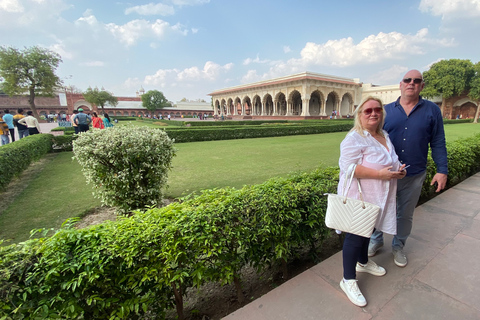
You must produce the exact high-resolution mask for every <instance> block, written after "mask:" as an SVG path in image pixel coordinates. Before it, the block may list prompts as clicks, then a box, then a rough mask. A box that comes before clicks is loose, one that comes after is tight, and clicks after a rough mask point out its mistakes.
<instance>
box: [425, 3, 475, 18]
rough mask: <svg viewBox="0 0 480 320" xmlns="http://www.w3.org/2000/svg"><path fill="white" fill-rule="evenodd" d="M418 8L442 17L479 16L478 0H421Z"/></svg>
mask: <svg viewBox="0 0 480 320" xmlns="http://www.w3.org/2000/svg"><path fill="white" fill-rule="evenodd" d="M418 8H419V9H420V11H422V12H430V13H431V14H433V15H434V16H442V19H449V18H462V17H480V0H422V1H420V5H419V7H418Z"/></svg>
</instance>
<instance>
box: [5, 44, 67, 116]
mask: <svg viewBox="0 0 480 320" xmlns="http://www.w3.org/2000/svg"><path fill="white" fill-rule="evenodd" d="M60 62H62V59H61V57H60V55H59V54H58V53H56V52H53V51H50V50H48V49H44V48H40V47H37V46H35V47H30V48H25V49H23V50H18V49H16V48H12V47H1V48H0V77H1V78H3V80H2V81H3V83H2V89H3V91H5V93H6V94H8V95H9V96H12V95H24V94H27V95H28V103H29V104H30V108H31V109H32V111H33V115H34V116H35V117H36V118H37V119H38V112H37V109H36V108H35V96H37V95H39V96H53V95H54V92H55V90H56V89H58V88H60V87H61V86H62V81H61V80H60V78H59V77H58V76H57V75H56V74H55V70H56V69H57V68H58V65H59V64H60Z"/></svg>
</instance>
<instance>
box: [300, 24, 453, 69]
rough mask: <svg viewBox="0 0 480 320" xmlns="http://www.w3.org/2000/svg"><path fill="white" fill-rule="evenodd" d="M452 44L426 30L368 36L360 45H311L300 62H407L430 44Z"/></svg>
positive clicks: (348, 42)
mask: <svg viewBox="0 0 480 320" xmlns="http://www.w3.org/2000/svg"><path fill="white" fill-rule="evenodd" d="M452 43H453V40H448V39H440V40H435V39H430V38H429V37H428V29H426V28H423V29H420V30H419V31H418V32H417V33H416V34H414V35H410V34H402V33H399V32H390V33H383V32H380V33H378V34H377V35H370V36H368V37H366V38H365V39H363V40H362V41H360V42H359V43H358V44H355V43H354V41H353V39H352V38H351V37H348V38H343V39H339V40H329V41H327V42H326V43H323V44H316V43H313V42H309V43H307V44H306V46H305V47H304V48H303V49H302V51H301V61H300V63H302V64H307V65H333V66H338V67H347V66H352V65H356V64H359V63H362V64H364V63H376V62H379V61H383V60H387V59H404V58H405V57H406V56H411V55H421V54H425V52H426V49H425V47H426V46H427V45H428V47H432V46H436V47H445V46H450V45H452Z"/></svg>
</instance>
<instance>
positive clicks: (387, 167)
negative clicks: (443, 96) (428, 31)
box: [337, 70, 448, 307]
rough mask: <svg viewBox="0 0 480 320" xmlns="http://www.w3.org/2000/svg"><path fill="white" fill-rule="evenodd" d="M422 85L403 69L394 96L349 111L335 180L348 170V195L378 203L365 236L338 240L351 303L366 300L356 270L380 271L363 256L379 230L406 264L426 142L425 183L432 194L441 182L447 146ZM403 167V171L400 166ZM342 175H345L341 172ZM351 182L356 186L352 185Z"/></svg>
mask: <svg viewBox="0 0 480 320" xmlns="http://www.w3.org/2000/svg"><path fill="white" fill-rule="evenodd" d="M424 85H425V83H424V81H423V76H422V74H421V73H420V71H418V70H410V71H408V72H407V73H406V74H405V76H404V77H403V79H402V80H401V81H400V92H401V95H400V97H399V98H398V99H397V100H396V101H394V102H392V103H389V104H387V105H385V106H383V103H382V101H381V100H380V99H378V98H374V97H368V98H366V99H365V100H364V101H363V102H362V103H361V104H360V105H359V106H358V108H357V109H356V110H355V113H354V117H355V120H354V128H353V129H352V130H351V131H350V132H349V133H348V134H347V136H346V137H345V139H344V140H343V141H342V143H341V145H340V159H339V166H340V181H339V184H338V190H337V191H338V193H339V194H342V189H343V180H344V179H345V178H344V177H345V176H348V174H349V172H348V170H349V168H353V166H354V165H356V167H355V169H350V170H351V171H353V178H354V180H353V182H352V183H351V189H350V190H349V191H348V197H350V198H354V199H360V197H361V196H362V195H363V200H364V201H366V202H370V203H372V204H375V205H377V206H379V207H380V213H379V215H378V218H377V221H376V225H375V229H374V232H373V234H372V236H371V237H370V238H366V237H362V236H359V235H355V234H351V233H347V234H346V235H345V241H344V243H343V253H342V254H343V279H342V280H341V281H340V287H341V289H342V290H343V291H344V292H345V294H346V295H347V297H348V299H349V300H350V301H351V302H352V303H353V304H355V305H357V306H360V307H363V306H365V305H366V304H367V301H366V299H365V297H364V296H363V294H362V292H361V291H360V289H359V287H358V284H357V280H356V273H358V272H365V273H368V274H371V275H374V276H383V275H385V274H386V270H385V269H384V268H383V267H381V266H379V265H377V264H376V263H375V262H373V261H372V260H370V259H369V257H372V256H374V255H376V254H377V253H378V252H379V250H380V248H382V246H383V245H384V240H383V232H386V233H388V234H392V235H394V237H393V241H392V254H393V261H394V263H395V265H397V266H398V267H405V266H406V265H407V263H408V262H407V256H406V253H405V251H404V248H405V244H406V241H407V239H408V237H409V235H410V233H411V230H412V221H413V213H414V209H415V207H416V205H417V203H418V200H419V198H420V193H421V191H422V186H423V183H424V180H425V178H426V169H427V156H428V149H429V146H430V148H431V151H432V158H433V160H434V162H435V164H436V168H437V173H436V174H435V176H434V177H433V179H432V181H431V183H430V184H431V185H436V192H440V191H441V190H442V189H444V188H445V185H446V183H447V174H448V166H447V150H446V145H445V132H444V128H443V120H442V114H441V111H440V108H439V107H438V106H437V105H436V104H435V103H433V102H431V101H428V100H425V99H423V98H422V97H421V96H420V92H421V91H422V89H423V87H424ZM407 167H408V170H406V168H407ZM346 173H347V174H346ZM355 180H357V181H358V182H359V183H360V186H361V189H363V192H361V191H360V190H359V187H357V181H355Z"/></svg>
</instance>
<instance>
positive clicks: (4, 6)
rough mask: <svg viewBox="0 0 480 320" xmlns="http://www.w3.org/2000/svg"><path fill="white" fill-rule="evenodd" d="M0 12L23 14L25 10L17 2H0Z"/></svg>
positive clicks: (7, 0)
mask: <svg viewBox="0 0 480 320" xmlns="http://www.w3.org/2000/svg"><path fill="white" fill-rule="evenodd" d="M0 10H3V11H6V12H23V11H24V10H25V8H24V7H23V6H22V4H21V3H20V1H19V0H0Z"/></svg>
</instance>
